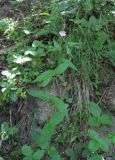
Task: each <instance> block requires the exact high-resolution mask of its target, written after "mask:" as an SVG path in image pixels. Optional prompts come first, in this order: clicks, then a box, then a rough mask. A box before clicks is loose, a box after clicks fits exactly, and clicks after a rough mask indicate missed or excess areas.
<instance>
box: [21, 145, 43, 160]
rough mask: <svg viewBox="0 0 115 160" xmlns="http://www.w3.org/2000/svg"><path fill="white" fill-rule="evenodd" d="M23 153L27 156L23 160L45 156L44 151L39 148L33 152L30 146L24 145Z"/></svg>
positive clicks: (34, 159) (33, 159)
mask: <svg viewBox="0 0 115 160" xmlns="http://www.w3.org/2000/svg"><path fill="white" fill-rule="evenodd" d="M22 154H23V155H24V156H25V158H23V160H40V159H41V158H42V157H43V156H44V151H43V150H37V151H36V152H34V153H33V151H32V150H31V147H30V146H27V145H24V146H23V147H22Z"/></svg>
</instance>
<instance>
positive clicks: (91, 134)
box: [88, 129, 99, 141]
mask: <svg viewBox="0 0 115 160" xmlns="http://www.w3.org/2000/svg"><path fill="white" fill-rule="evenodd" d="M88 135H89V137H90V138H92V139H94V140H96V141H98V140H99V134H98V133H97V132H96V131H95V130H91V129H89V130H88Z"/></svg>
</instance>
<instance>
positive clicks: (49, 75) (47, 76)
mask: <svg viewBox="0 0 115 160" xmlns="http://www.w3.org/2000/svg"><path fill="white" fill-rule="evenodd" d="M68 67H70V68H72V69H74V70H76V67H75V66H74V65H73V64H72V63H71V62H70V61H68V60H66V59H64V60H63V63H62V64H60V65H59V66H58V67H57V68H55V69H54V70H48V71H46V72H43V73H42V74H41V75H40V76H38V77H37V78H36V79H35V80H34V82H42V86H43V87H45V86H46V85H48V84H49V82H50V81H51V80H52V79H53V77H55V76H57V75H59V74H62V73H64V72H65V71H66V69H67V68H68Z"/></svg>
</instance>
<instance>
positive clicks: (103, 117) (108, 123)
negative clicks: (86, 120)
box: [100, 114, 112, 125]
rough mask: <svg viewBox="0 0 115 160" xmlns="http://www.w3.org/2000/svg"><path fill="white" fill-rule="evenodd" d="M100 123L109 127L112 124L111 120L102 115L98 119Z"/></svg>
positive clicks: (107, 116)
mask: <svg viewBox="0 0 115 160" xmlns="http://www.w3.org/2000/svg"><path fill="white" fill-rule="evenodd" d="M100 121H101V123H102V124H106V125H111V124H112V118H111V117H110V116H109V115H107V114H103V115H102V116H101V117H100Z"/></svg>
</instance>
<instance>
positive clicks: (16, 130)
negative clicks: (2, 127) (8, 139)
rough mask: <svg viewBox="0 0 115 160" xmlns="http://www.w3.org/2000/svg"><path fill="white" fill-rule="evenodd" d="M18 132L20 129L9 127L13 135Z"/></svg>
mask: <svg viewBox="0 0 115 160" xmlns="http://www.w3.org/2000/svg"><path fill="white" fill-rule="evenodd" d="M17 132H18V129H17V128H16V127H11V128H9V134H11V135H13V134H16V133H17Z"/></svg>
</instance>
